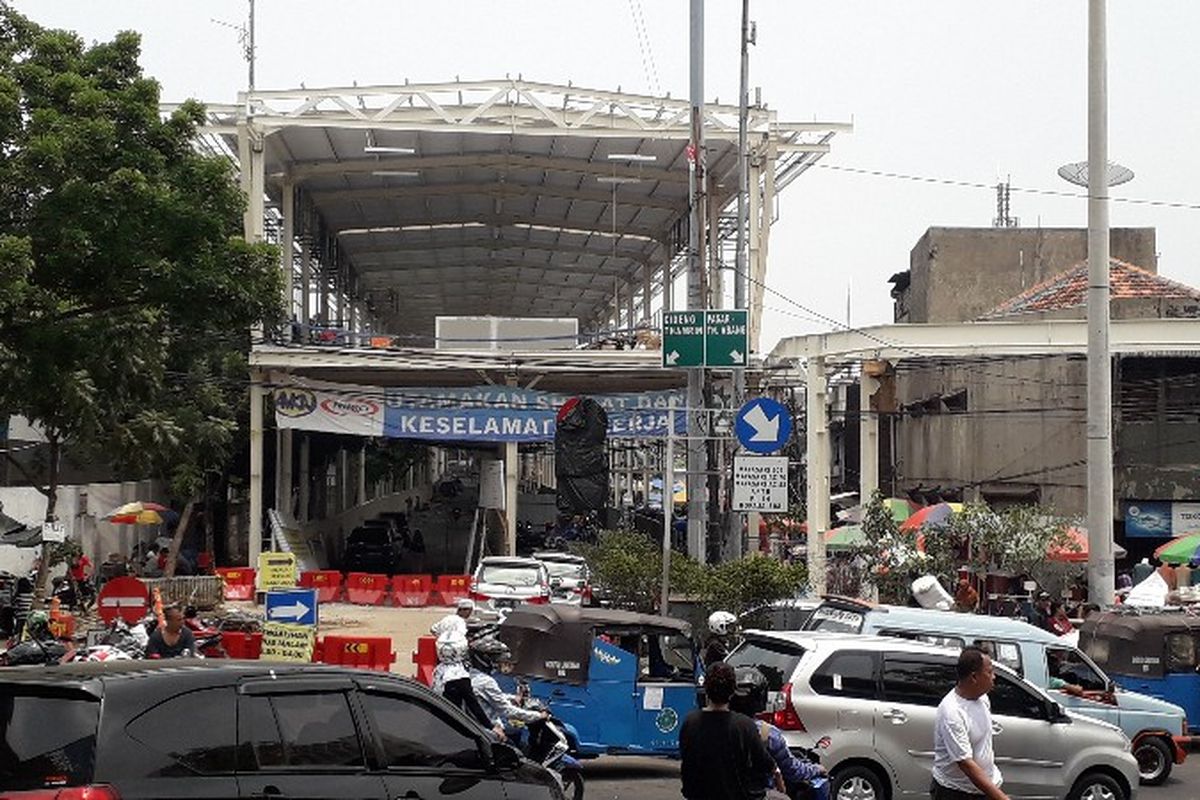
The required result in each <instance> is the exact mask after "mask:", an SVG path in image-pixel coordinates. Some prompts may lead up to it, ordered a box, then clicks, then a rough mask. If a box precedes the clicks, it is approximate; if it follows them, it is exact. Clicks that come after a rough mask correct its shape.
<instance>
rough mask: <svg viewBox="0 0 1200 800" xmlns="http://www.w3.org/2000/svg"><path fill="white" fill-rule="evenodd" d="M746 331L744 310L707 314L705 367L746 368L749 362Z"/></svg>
mask: <svg viewBox="0 0 1200 800" xmlns="http://www.w3.org/2000/svg"><path fill="white" fill-rule="evenodd" d="M748 329H749V325H747V323H746V312H745V311H744V310H742V311H709V312H707V313H706V315H705V321H704V364H705V366H709V367H744V366H746V362H747V361H748V360H749V359H748V350H749V348H748V343H749V332H748Z"/></svg>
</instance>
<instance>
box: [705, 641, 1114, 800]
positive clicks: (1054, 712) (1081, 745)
mask: <svg viewBox="0 0 1200 800" xmlns="http://www.w3.org/2000/svg"><path fill="white" fill-rule="evenodd" d="M727 660H728V662H729V663H730V664H731V665H733V666H735V667H741V666H752V667H757V668H758V669H759V670H760V671H761V672H762V673H763V674H764V675H765V676H766V678H767V685H768V687H769V689H770V690H771V691H772V695H771V701H772V705H771V706H770V709H771V711H770V712H769V713H770V715H771V718H772V719H771V721H772V722H773V723H774V724H775V725H776V726H777V727H779V728H781V729H782V730H783V732H784V736H785V738H786V739H787V740H788V744H789V745H792V746H798V747H809V748H811V747H813V746H814V743H815V742H817V741H818V740H820V739H821V738H822V737H828V739H829V745H828V748H827V749H825V750H824V751H823V753H822V763H823V764H824V765H825V767H826V768H827V769H828V770H829V774H830V776H831V784H832V786H831V792H832V796H833V800H884V798H889V797H890V798H892V799H893V800H901V798H917V797H920V798H926V797H928V796H929V784H930V772H931V770H932V768H933V725H934V718H935V715H936V713H937V705H938V703H940V702H941V700H942V698H943V697H945V695H946V693H947V692H949V691H950V690H951V689H952V688H953V687H954V685H955V683H956V676H955V664H956V662H957V660H958V654H957V653H956V652H955V651H954V650H952V649H949V648H942V647H936V646H934V645H928V644H923V643H920V642H911V641H903V640H898V639H888V638H882V637H876V636H855V635H847V634H828V633H806V632H796V631H789V632H766V631H750V632H747V634H746V637H745V639H744V640H743V642H742V643H741V645H739V646H738V648H737V649H735V650H734V652H733V653H731V654H730V656H729V658H728V659H727ZM990 700H991V706H992V718H993V723H994V727H993V732H994V734H995V738H994V740H993V744H994V747H995V753H996V765H997V766H998V767H999V768H1000V770H1001V772H1002V774H1003V776H1004V785H1003V788H1004V790H1005V791H1006V792H1007V793H1008V794H1009V796H1010V797H1013V798H1021V800H1035V798H1036V799H1037V800H1063V798H1066V800H1133V798H1135V797H1136V794H1137V790H1138V768H1137V761H1136V760H1135V759H1134V758H1133V755H1132V754H1131V753H1130V744H1129V739H1128V738H1126V736H1125V735H1124V734H1123V733H1121V730H1120V729H1119V728H1117V727H1116V726H1114V725H1110V724H1108V723H1106V722H1101V721H1100V720H1096V719H1091V718H1088V717H1083V716H1079V715H1076V714H1072V713H1070V712H1067V711H1065V710H1064V709H1063V708H1062V706H1060V705H1059V704H1058V703H1057V702H1055V701H1054V700H1052V699H1050V697H1049V696H1047V695H1046V694H1045V693H1044V692H1042V691H1041V690H1040V689H1038V688H1037V687H1035V686H1033V685H1032V684H1030V683H1029V682H1027V681H1025V680H1023V679H1022V678H1021V677H1020V676H1018V675H1017V674H1016V673H1014V672H1013V671H1012V670H1010V669H1008V668H1007V667H1004V666H1003V665H1002V664H997V665H996V685H995V688H994V689H993V690H992V692H991V694H990Z"/></svg>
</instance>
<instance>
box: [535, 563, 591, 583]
mask: <svg viewBox="0 0 1200 800" xmlns="http://www.w3.org/2000/svg"><path fill="white" fill-rule="evenodd" d="M542 563H543V564H545V565H546V572H548V573H550V577H551V578H567V579H568V580H576V581H577V580H579V579H581V578H582V577H583V564H575V563H571V562H569V561H543V562H542Z"/></svg>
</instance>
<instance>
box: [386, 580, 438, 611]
mask: <svg viewBox="0 0 1200 800" xmlns="http://www.w3.org/2000/svg"><path fill="white" fill-rule="evenodd" d="M432 595H433V576H432V575H397V576H396V577H394V578H392V602H393V603H394V604H395V605H398V606H427V605H429V600H430V598H431V596H432Z"/></svg>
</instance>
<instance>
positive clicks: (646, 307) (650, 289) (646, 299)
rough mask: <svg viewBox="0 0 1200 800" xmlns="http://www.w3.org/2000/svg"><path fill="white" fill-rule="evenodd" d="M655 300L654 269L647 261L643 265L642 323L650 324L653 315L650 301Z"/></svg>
mask: <svg viewBox="0 0 1200 800" xmlns="http://www.w3.org/2000/svg"><path fill="white" fill-rule="evenodd" d="M653 298H654V267H653V266H652V265H651V264H650V262H649V261H647V262H646V263H645V264H642V321H643V322H646V323H649V322H650V320H651V318H652V317H653V314H652V312H651V310H650V301H651V300H652V299H653Z"/></svg>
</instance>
